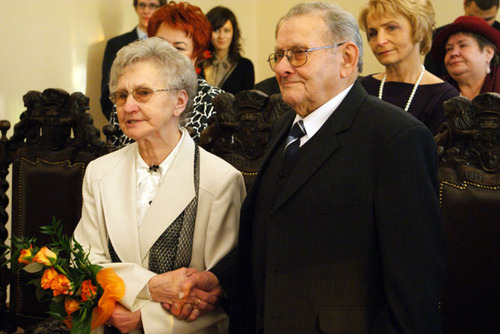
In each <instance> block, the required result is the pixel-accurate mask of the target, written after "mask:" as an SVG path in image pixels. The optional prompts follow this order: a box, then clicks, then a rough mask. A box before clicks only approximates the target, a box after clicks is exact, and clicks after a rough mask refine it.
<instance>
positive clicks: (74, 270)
mask: <svg viewBox="0 0 500 334" xmlns="http://www.w3.org/2000/svg"><path fill="white" fill-rule="evenodd" d="M41 231H42V233H44V234H47V235H49V236H50V237H51V239H52V242H51V243H50V244H49V245H47V246H43V247H38V246H36V238H31V239H26V238H19V237H16V236H13V237H12V239H11V244H12V245H11V247H8V250H7V252H6V253H9V252H10V253H11V260H10V261H11V263H12V265H13V266H16V267H17V269H18V270H25V271H27V272H28V273H31V274H33V275H34V277H35V278H34V279H32V280H31V281H30V282H29V283H30V284H34V285H35V286H36V292H37V297H38V299H39V300H42V299H44V298H50V299H51V302H50V311H49V312H48V313H49V314H50V315H51V316H52V317H53V318H56V319H58V320H61V321H62V322H63V323H65V324H66V325H67V326H68V327H69V328H70V329H71V333H74V334H77V333H78V334H79V333H90V331H91V330H92V329H95V328H97V327H99V326H100V325H102V324H103V323H104V322H105V321H106V320H107V319H108V318H109V316H110V315H111V313H112V312H113V309H114V307H115V303H116V302H117V301H118V300H120V299H121V298H122V297H123V295H124V293H125V285H124V283H123V280H122V279H121V278H120V277H119V276H118V275H117V274H116V273H115V272H114V271H113V269H111V268H106V269H103V268H102V267H101V266H98V265H94V264H91V263H90V261H89V258H88V253H87V252H85V250H84V249H83V247H82V246H81V245H80V244H79V243H78V242H77V241H76V240H74V239H73V238H72V237H71V238H70V237H68V236H66V235H64V234H63V232H62V226H61V223H60V222H59V221H56V219H54V218H53V220H52V225H51V226H43V227H41Z"/></svg>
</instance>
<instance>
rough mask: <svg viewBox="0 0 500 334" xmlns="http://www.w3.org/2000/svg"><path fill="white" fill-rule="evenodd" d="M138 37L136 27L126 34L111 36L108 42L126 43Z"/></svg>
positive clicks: (113, 43) (111, 43) (115, 43)
mask: <svg viewBox="0 0 500 334" xmlns="http://www.w3.org/2000/svg"><path fill="white" fill-rule="evenodd" d="M137 38H138V36H137V31H136V28H134V29H133V30H131V31H129V32H126V33H124V34H121V35H118V36H115V37H113V38H110V39H109V40H108V42H107V44H108V45H122V44H123V45H126V44H129V43H131V42H133V41H135V40H136V39H137Z"/></svg>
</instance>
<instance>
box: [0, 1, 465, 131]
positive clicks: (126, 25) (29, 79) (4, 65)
mask: <svg viewBox="0 0 500 334" xmlns="http://www.w3.org/2000/svg"><path fill="white" fill-rule="evenodd" d="M366 1H367V0H358V1H352V0H337V1H336V2H337V3H338V4H339V5H340V6H342V7H343V8H344V9H346V10H348V11H350V12H351V13H353V14H354V15H355V17H357V16H358V14H359V10H360V9H361V7H362V6H363V5H364V4H365V2H366ZM299 2H301V1H297V0H293V1H290V0H273V1H272V2H270V1H269V0H193V1H190V3H192V4H195V5H198V6H200V7H201V9H202V10H203V11H205V12H206V11H208V10H210V8H212V7H214V6H217V5H222V6H226V7H229V8H230V9H231V10H232V11H233V12H234V13H235V15H236V17H237V19H238V22H239V24H240V29H241V34H242V37H243V50H244V52H245V53H244V56H245V57H246V58H249V59H251V60H252V62H253V63H254V65H255V74H256V77H255V79H256V82H258V81H260V80H262V79H265V78H267V77H269V76H272V75H273V73H272V72H271V70H270V68H269V65H268V64H267V61H266V59H267V56H268V55H269V54H270V53H271V52H272V51H273V49H274V42H275V38H274V29H275V26H276V23H277V21H278V19H279V18H280V17H281V15H283V13H286V12H287V11H288V9H289V8H290V7H292V6H293V5H294V4H296V3H299ZM432 2H433V5H434V8H435V11H436V21H437V25H438V26H441V25H443V24H446V23H449V22H452V21H453V20H454V19H455V18H456V17H458V16H460V15H462V13H463V9H462V5H463V0H433V1H432ZM135 24H137V16H136V15H135V12H134V10H133V8H132V4H131V1H129V0H106V1H102V0H71V1H68V0H24V1H0V34H1V36H2V42H3V43H2V47H0V59H1V62H0V119H8V120H9V121H10V122H11V123H12V124H14V123H16V122H17V121H18V120H19V115H20V114H21V112H22V111H23V110H24V106H23V102H22V96H23V95H24V94H25V93H26V92H27V91H28V90H43V89H45V88H48V87H58V88H63V89H65V90H67V91H69V92H70V93H71V92H74V91H81V92H83V93H85V94H86V95H88V96H89V97H90V107H91V112H92V114H93V116H94V120H95V123H96V125H97V127H98V128H101V127H102V126H103V125H104V124H105V123H106V119H105V117H104V116H103V115H102V113H101V110H100V105H99V94H100V88H99V87H100V80H101V72H100V70H101V64H102V55H103V53H104V47H105V44H106V41H107V40H108V39H109V38H111V37H113V36H116V35H119V34H122V33H124V32H127V31H130V29H131V27H133V26H134V25H135ZM364 42H365V49H366V50H365V51H367V52H365V56H364V61H365V67H364V70H363V74H370V73H373V72H377V71H381V70H382V68H381V65H380V64H379V63H378V62H377V60H376V59H375V58H374V56H373V55H372V54H371V52H370V51H369V47H368V45H366V40H365V41H364ZM11 131H12V130H11ZM10 134H12V132H10Z"/></svg>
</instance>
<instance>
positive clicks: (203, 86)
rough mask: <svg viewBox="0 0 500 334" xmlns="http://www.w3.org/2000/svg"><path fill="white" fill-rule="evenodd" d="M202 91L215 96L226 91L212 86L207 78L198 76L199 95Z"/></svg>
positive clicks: (204, 93)
mask: <svg viewBox="0 0 500 334" xmlns="http://www.w3.org/2000/svg"><path fill="white" fill-rule="evenodd" d="M200 93H202V94H203V95H209V96H211V97H215V96H217V95H219V94H222V93H224V91H223V90H222V89H220V88H219V87H215V86H212V85H211V84H209V83H208V82H207V81H206V80H205V79H203V78H200V77H198V95H199V94H200Z"/></svg>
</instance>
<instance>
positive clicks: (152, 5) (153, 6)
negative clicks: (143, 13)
mask: <svg viewBox="0 0 500 334" xmlns="http://www.w3.org/2000/svg"><path fill="white" fill-rule="evenodd" d="M137 7H139V8H140V9H142V10H144V9H146V8H149V9H158V8H160V5H158V4H155V3H144V2H139V3H138V4H137Z"/></svg>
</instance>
